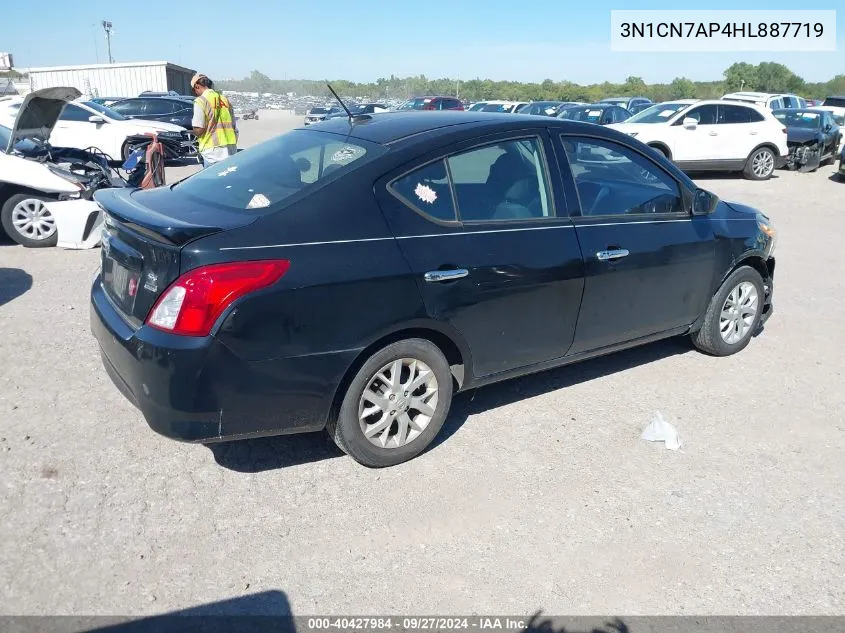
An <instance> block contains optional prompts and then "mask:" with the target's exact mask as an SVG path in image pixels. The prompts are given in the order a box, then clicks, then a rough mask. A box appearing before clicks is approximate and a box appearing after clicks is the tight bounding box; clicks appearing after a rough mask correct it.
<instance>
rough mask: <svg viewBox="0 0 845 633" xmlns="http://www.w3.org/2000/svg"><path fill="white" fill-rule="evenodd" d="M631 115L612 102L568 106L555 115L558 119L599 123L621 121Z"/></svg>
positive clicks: (607, 123) (605, 123) (606, 123)
mask: <svg viewBox="0 0 845 633" xmlns="http://www.w3.org/2000/svg"><path fill="white" fill-rule="evenodd" d="M631 116H632V114H631V113H630V112H628V110H626V109H625V108H623V107H621V106H618V105H615V104H612V103H595V104H592V105H580V106H570V107H568V108H562V109H561V111H560V113H559V114H558V115H557V117H558V118H559V119H566V120H568V121H583V122H584V123H597V124H599V125H609V124H610V123H622V122H623V121H626V120H628V119H630V118H631Z"/></svg>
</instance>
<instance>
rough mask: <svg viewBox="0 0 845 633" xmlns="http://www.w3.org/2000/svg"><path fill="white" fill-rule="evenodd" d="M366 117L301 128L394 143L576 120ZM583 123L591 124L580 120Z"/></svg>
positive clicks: (476, 115) (453, 114)
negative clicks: (454, 132)
mask: <svg viewBox="0 0 845 633" xmlns="http://www.w3.org/2000/svg"><path fill="white" fill-rule="evenodd" d="M362 118H363V120H360V118H359V121H356V122H355V123H354V124H350V123H349V119H348V118H346V117H341V118H338V119H329V120H327V121H322V122H320V123H315V124H313V125H309V126H308V127H300V128H298V129H307V130H315V131H322V132H330V133H333V134H339V135H343V136H345V137H350V138H357V139H361V140H364V141H370V142H373V143H379V144H381V145H390V144H393V143H397V142H398V141H402V140H405V139H408V138H410V137H418V138H419V139H421V140H422V139H430V138H431V137H432V136H437V135H443V134H448V133H450V132H453V131H456V130H457V129H476V128H483V131H484V132H485V133H495V132H497V131H507V130H510V129H514V130H518V129H524V128H525V126H526V124H527V122H530V121H532V120H533V121H534V122H536V123H537V124H538V125H539V126H549V125H557V124H556V123H555V122H556V121H559V123H560V124H564V125H566V124H568V123H575V122H568V121H562V120H559V119H555V118H553V117H546V116H534V115H525V116H520V117H502V115H501V114H497V113H495V112H478V111H474V112H471V111H469V110H456V111H438V110H435V111H426V112H417V111H410V112H381V113H378V114H372V115H364V116H363V117H362ZM580 125H590V124H587V123H583V124H581V123H579V126H580ZM578 129H581V128H580V127H579V128H578ZM588 129H591V128H588Z"/></svg>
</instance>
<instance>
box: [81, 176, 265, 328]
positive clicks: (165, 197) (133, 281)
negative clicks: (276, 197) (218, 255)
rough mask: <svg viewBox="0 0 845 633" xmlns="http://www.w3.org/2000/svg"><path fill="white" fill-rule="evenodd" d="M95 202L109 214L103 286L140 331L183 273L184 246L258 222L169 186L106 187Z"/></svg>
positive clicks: (120, 311) (106, 228) (128, 320)
mask: <svg viewBox="0 0 845 633" xmlns="http://www.w3.org/2000/svg"><path fill="white" fill-rule="evenodd" d="M94 200H96V201H97V203H98V204H99V205H100V206H101V207H102V209H103V215H104V225H103V234H102V248H101V258H102V262H101V270H100V275H101V283H102V285H103V289H104V290H105V292H106V295H107V296H108V297H109V299H110V300H111V302H112V304H113V305H114V306H115V308H117V310H118V312H119V313H120V314H121V316H123V318H124V319H125V320H126V321H127V322H128V323H129V324H130V325H132V326H133V327H135V328H138V327H140V326H141V325H142V324H143V322H144V319H145V318H146V317H147V314H148V313H149V311H150V309H151V308H152V307H153V305H154V304H155V302H156V300H157V299H158V298H159V296H161V294H162V293H163V292H164V291H165V290H166V289H167V287H168V286H169V285H170V284H171V283H173V282H174V281H175V280H176V279H177V278H178V277H179V275H180V274H181V272H182V271H181V270H180V251H181V249H182V247H184V246H185V245H186V244H188V243H189V242H191V241H193V240H196V239H198V238H201V237H204V236H206V235H211V234H213V233H218V232H220V231H225V230H228V229H234V228H238V227H241V226H245V225H247V224H251V223H252V222H254V221H255V220H256V219H257V218H256V217H254V216H253V217H250V216H246V215H244V214H236V213H231V212H226V211H225V210H219V209H214V208H209V207H206V206H204V205H198V204H196V203H191V202H190V201H188V200H186V199H185V197H184V196H180V195H178V194H176V193H174V192H173V191H171V190H170V188H168V187H160V188H157V189H150V190H143V189H129V188H123V189H102V190H100V191H97V192H96V193H95V194H94Z"/></svg>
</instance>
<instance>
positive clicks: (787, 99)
mask: <svg viewBox="0 0 845 633" xmlns="http://www.w3.org/2000/svg"><path fill="white" fill-rule="evenodd" d="M722 99H724V100H726V101H744V102H745V103H753V104H754V105H758V106H760V107H762V108H768V109H769V110H782V109H784V108H806V107H807V100H806V99H802V98H801V97H799V96H798V95H792V94H771V93H768V92H731V93H730V94H726V95H725V96H724V97H722Z"/></svg>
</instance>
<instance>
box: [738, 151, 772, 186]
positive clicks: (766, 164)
mask: <svg viewBox="0 0 845 633" xmlns="http://www.w3.org/2000/svg"><path fill="white" fill-rule="evenodd" d="M774 171H775V153H774V152H773V151H772V150H770V149H769V148H768V147H760V148H758V149H756V150H754V151H753V152H751V156H749V157H748V160H746V161H745V169H744V170H743V174H744V175H745V177H746V178H748V179H749V180H768V179H769V178H771V176H772V174H773V173H774Z"/></svg>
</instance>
